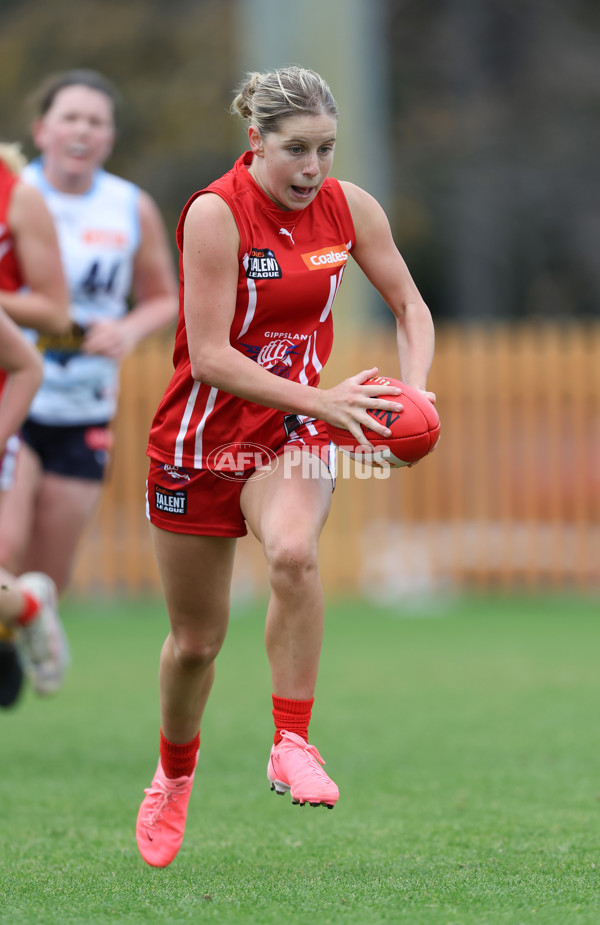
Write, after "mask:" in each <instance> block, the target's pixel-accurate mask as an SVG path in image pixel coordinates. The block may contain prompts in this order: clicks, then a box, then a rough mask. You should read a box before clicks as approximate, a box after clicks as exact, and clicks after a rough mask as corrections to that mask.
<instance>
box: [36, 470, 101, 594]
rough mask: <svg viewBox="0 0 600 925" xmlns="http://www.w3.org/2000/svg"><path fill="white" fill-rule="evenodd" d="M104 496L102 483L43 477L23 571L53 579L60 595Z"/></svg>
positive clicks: (59, 477)
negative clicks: (78, 549) (86, 531)
mask: <svg viewBox="0 0 600 925" xmlns="http://www.w3.org/2000/svg"><path fill="white" fill-rule="evenodd" d="M101 494H102V482H98V481H93V480H91V479H77V478H73V477H72V476H68V477H63V476H60V475H55V474H54V473H52V472H46V473H44V475H43V476H42V478H41V482H40V486H39V490H38V495H37V502H36V510H35V519H34V521H33V524H32V529H31V534H30V540H29V545H28V548H27V551H26V553H25V554H24V558H23V559H22V563H21V566H22V570H23V571H41V572H45V573H46V574H47V575H50V577H51V578H52V580H53V581H54V583H55V584H56V587H57V589H58V593H59V594H61V593H62V592H63V591H64V590H65V588H66V587H67V585H68V583H69V581H70V578H71V572H72V570H73V565H74V562H75V554H76V551H77V546H78V543H79V541H80V539H81V537H82V535H83V533H84V531H85V529H86V527H87V525H88V524H89V522H90V519H91V517H92V514H93V513H94V511H95V509H96V507H97V505H98V503H99V501H100V497H101Z"/></svg>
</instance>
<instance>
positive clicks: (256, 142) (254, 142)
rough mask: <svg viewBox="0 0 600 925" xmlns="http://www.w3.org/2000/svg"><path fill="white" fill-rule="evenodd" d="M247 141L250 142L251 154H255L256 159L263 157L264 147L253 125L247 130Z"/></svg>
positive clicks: (260, 136)
mask: <svg viewBox="0 0 600 925" xmlns="http://www.w3.org/2000/svg"><path fill="white" fill-rule="evenodd" d="M248 141H249V142H250V150H251V151H252V153H253V154H256V156H257V157H263V155H264V147H263V140H262V135H261V134H260V132H259V130H258V129H257V128H256V126H255V125H251V126H250V128H249V129H248Z"/></svg>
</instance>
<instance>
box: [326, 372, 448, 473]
mask: <svg viewBox="0 0 600 925" xmlns="http://www.w3.org/2000/svg"><path fill="white" fill-rule="evenodd" d="M371 384H375V385H392V386H395V387H396V388H398V389H401V390H402V392H401V394H400V395H397V396H395V395H394V396H389V397H390V398H391V399H393V400H394V401H397V402H398V404H400V405H402V406H403V408H404V411H382V410H379V409H370V410H369V411H368V413H369V414H370V415H371V417H372V418H375V420H377V421H379V423H380V424H384V425H385V426H386V427H387V428H388V429H389V430H391V432H392V434H391V436H390V437H382V436H381V435H380V434H377V433H375V432H374V431H372V430H369V429H368V428H365V427H363V431H364V433H365V436H366V437H367V438H368V439H369V440H370V441H371V443H372V444H373V447H374V449H370V448H369V447H363V446H361V444H359V443H358V442H357V440H356V438H355V437H354V436H353V435H352V434H351V433H350V431H348V430H344V429H343V428H341V427H334V426H333V425H331V424H326V427H327V431H328V433H329V436H330V438H331V439H332V440H333V442H334V443H336V444H337V445H338V447H339V448H340V449H341V450H342V451H343V452H344V453H347V454H348V455H349V456H351V457H352V458H353V459H358V460H361V461H362V462H365V463H368V464H369V465H371V466H389V467H391V468H392V469H399V468H400V467H401V466H409V465H411V464H412V463H416V462H418V461H419V460H420V459H423V457H424V456H427V454H428V453H431V451H432V450H433V448H434V447H435V445H436V443H437V442H438V439H439V436H440V419H439V417H438V413H437V411H436V410H435V407H434V406H433V405H432V404H431V402H430V401H429V399H427V398H426V397H425V396H424V395H423V393H422V392H420V391H419V389H414V388H413V387H412V386H410V385H405V383H404V382H400V380H399V379H392V378H390V377H388V376H376V377H375V378H373V379H368V380H367V381H366V382H365V383H364V385H371Z"/></svg>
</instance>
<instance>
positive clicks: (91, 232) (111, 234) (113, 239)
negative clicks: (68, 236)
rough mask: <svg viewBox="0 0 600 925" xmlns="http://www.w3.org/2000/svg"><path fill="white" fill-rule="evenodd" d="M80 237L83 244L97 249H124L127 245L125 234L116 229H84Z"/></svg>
mask: <svg viewBox="0 0 600 925" xmlns="http://www.w3.org/2000/svg"><path fill="white" fill-rule="evenodd" d="M81 237H82V240H83V241H84V243H85V244H94V245H97V246H98V247H125V245H126V244H127V235H126V234H125V232H124V231H119V230H118V229H116V228H115V229H112V228H84V230H83V231H82V233H81Z"/></svg>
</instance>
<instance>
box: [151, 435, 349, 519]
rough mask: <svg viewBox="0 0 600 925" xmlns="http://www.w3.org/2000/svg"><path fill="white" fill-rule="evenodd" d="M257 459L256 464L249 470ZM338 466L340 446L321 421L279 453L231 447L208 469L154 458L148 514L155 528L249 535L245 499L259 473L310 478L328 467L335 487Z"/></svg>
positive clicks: (252, 446) (249, 445) (248, 446)
mask: <svg viewBox="0 0 600 925" xmlns="http://www.w3.org/2000/svg"><path fill="white" fill-rule="evenodd" d="M298 451H300V452H298ZM309 454H312V457H311V456H310V455H309ZM313 457H314V458H313ZM209 461H210V457H209ZM252 461H254V462H255V465H254V466H252V465H250V466H249V463H251V462H252ZM335 464H336V449H335V445H334V444H333V443H331V441H330V439H329V435H328V434H327V431H326V430H325V425H324V424H323V423H322V421H314V422H312V423H310V424H303V425H302V426H300V427H298V428H297V429H296V430H295V431H294V432H293V433H292V435H291V436H290V437H289V438H288V439H287V440H285V441H284V442H283V443H282V444H281V445H280V446H278V447H277V448H276V449H275V450H270V449H268V448H266V447H262V446H259V445H258V444H253V443H246V444H241V443H238V444H230V445H229V447H228V448H226V452H221V454H220V456H219V457H218V458H217V457H216V458H215V459H214V460H213V461H212V467H211V468H207V469H185V468H183V467H181V466H173V465H170V464H169V463H163V462H158V461H157V460H155V459H151V460H150V469H149V472H148V481H147V483H146V485H147V491H146V516H147V517H148V520H149V521H150V523H152V524H154V526H156V527H161V528H162V529H163V530H169V531H170V532H171V533H191V534H195V535H198V536H228V537H236V536H245V535H246V534H247V532H248V528H247V527H246V521H245V520H244V515H243V514H242V511H241V506H240V495H241V493H242V489H243V487H244V485H245V484H246V482H247V481H248V479H249V478H250V476H251V475H253V474H254V473H255V472H256V471H257V469H258V470H259V471H260V473H261V474H262V473H264V476H261V477H264V478H268V477H269V474H270V472H272V471H274V469H275V468H277V467H278V466H280V465H283V466H287V467H289V471H290V472H291V471H292V470H294V469H298V467H302V473H303V474H306V475H307V477H311V475H312V476H314V475H315V473H316V472H320V473H322V472H323V465H324V466H325V467H326V469H327V471H328V472H329V474H330V476H331V479H332V483H333V485H334V484H335Z"/></svg>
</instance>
